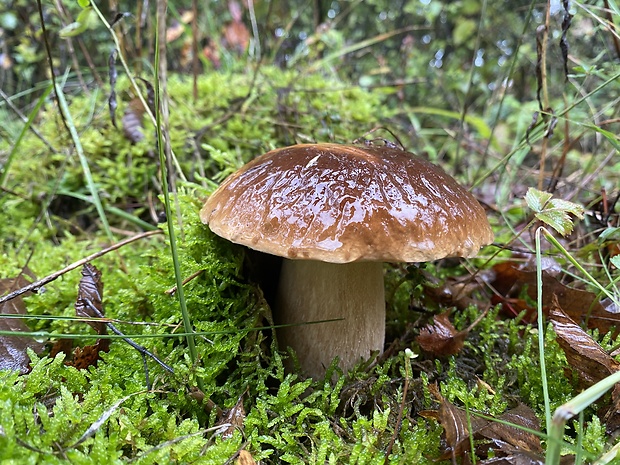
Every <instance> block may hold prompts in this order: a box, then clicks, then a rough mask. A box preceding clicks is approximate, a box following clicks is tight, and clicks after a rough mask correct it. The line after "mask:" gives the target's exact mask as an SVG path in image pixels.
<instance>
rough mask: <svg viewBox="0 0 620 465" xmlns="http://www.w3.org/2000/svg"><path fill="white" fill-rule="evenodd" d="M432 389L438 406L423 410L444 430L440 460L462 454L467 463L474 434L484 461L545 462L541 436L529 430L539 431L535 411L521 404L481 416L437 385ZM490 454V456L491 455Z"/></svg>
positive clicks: (525, 464)
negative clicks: (491, 415)
mask: <svg viewBox="0 0 620 465" xmlns="http://www.w3.org/2000/svg"><path fill="white" fill-rule="evenodd" d="M429 390H430V391H431V393H432V394H433V395H434V396H435V398H436V399H437V400H438V401H439V410H437V411H425V412H421V415H422V416H424V417H426V418H434V419H436V420H437V421H439V423H440V424H441V426H442V427H443V428H444V431H445V439H446V448H445V450H444V452H443V454H442V455H441V457H439V459H440V460H447V459H452V460H456V458H459V457H462V458H464V459H465V460H463V462H464V463H469V461H471V460H470V459H471V457H470V455H471V442H470V436H473V440H474V444H475V447H476V455H477V456H478V458H479V459H482V460H481V461H480V462H479V463H482V464H514V465H534V464H543V463H544V457H543V455H542V447H541V444H540V439H539V437H538V436H537V435H536V434H534V433H533V432H530V431H524V430H523V429H522V428H527V429H529V430H532V431H540V422H539V421H538V418H537V417H536V415H535V414H534V411H533V410H532V409H531V408H529V407H528V406H526V405H524V404H519V405H517V406H516V407H515V408H513V409H510V410H508V411H506V412H504V413H503V414H502V415H500V416H499V417H498V418H497V420H499V421H496V420H494V419H487V418H482V417H480V416H479V415H476V414H475V412H469V413H468V412H467V411H466V410H464V409H462V408H460V407H457V406H455V405H454V404H452V403H451V402H449V401H448V400H446V399H445V398H444V397H443V396H442V395H441V394H440V393H439V389H438V387H437V385H431V386H429ZM489 455H490V456H491V457H489Z"/></svg>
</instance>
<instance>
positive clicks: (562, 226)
mask: <svg viewBox="0 0 620 465" xmlns="http://www.w3.org/2000/svg"><path fill="white" fill-rule="evenodd" d="M536 218H538V219H539V220H540V221H542V222H543V223H545V224H546V225H547V226H550V227H552V228H553V229H555V230H556V231H557V232H559V233H560V234H561V235H562V236H566V235H567V234H570V233H571V232H572V231H573V221H572V220H571V219H570V216H568V214H566V213H565V212H563V211H560V210H545V211H542V212H540V213H536Z"/></svg>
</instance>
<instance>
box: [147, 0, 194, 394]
mask: <svg viewBox="0 0 620 465" xmlns="http://www.w3.org/2000/svg"><path fill="white" fill-rule="evenodd" d="M166 5H167V2H166V0H159V1H158V5H157V26H156V28H155V44H156V46H155V86H154V88H155V109H156V111H155V120H156V124H155V128H156V131H157V148H158V152H159V166H160V169H161V183H162V190H163V193H164V208H165V211H166V218H167V221H166V224H167V226H168V235H169V239H170V241H169V242H170V253H171V255H172V263H173V266H174V276H175V278H176V286H177V292H176V294H177V297H178V301H179V307H180V308H181V315H182V318H183V328H184V329H185V332H186V333H187V337H186V338H185V340H186V341H187V348H188V350H189V355H190V359H191V361H192V363H196V361H197V360H198V352H197V351H196V342H195V340H194V334H193V327H192V323H191V318H190V315H189V312H188V311H187V303H186V302H185V292H184V290H183V276H182V275H181V264H180V261H179V252H178V248H177V241H176V233H175V231H174V222H173V220H172V218H173V216H172V207H171V203H170V193H169V192H168V170H167V166H168V162H167V158H166V155H167V154H166V153H165V150H164V147H165V145H164V134H163V133H164V131H163V129H162V112H161V111H160V106H161V105H160V102H161V98H162V95H161V90H160V64H161V63H160V60H161V59H162V55H161V48H162V45H163V46H164V47H165V44H161V43H160V40H161V38H162V37H161V31H160V29H162V21H164V18H165V12H166ZM163 24H164V26H165V22H164V23H163ZM164 61H165V58H164ZM166 136H167V137H168V134H166ZM196 382H197V384H198V388H199V389H200V390H201V391H203V392H204V390H205V389H204V386H203V382H202V379H201V378H198V379H197V380H196Z"/></svg>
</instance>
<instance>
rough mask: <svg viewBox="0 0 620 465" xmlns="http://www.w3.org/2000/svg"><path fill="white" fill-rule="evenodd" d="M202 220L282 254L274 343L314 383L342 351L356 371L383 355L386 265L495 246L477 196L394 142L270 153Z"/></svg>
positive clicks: (345, 363)
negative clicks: (362, 363) (291, 351)
mask: <svg viewBox="0 0 620 465" xmlns="http://www.w3.org/2000/svg"><path fill="white" fill-rule="evenodd" d="M200 218H201V220H202V222H203V223H205V224H208V225H209V228H210V229H211V231H213V232H214V233H215V234H217V235H219V236H221V237H223V238H226V239H228V240H230V241H232V242H234V243H237V244H243V245H245V246H247V247H250V248H252V249H255V250H258V251H261V252H265V253H268V254H272V255H278V256H281V257H284V260H283V264H282V270H281V273H280V282H279V285H278V290H277V297H276V303H275V319H276V323H277V324H281V325H289V326H286V327H283V328H279V329H278V330H277V336H278V340H279V342H280V346H281V347H283V348H284V347H287V346H290V347H291V348H293V349H294V350H295V351H296V353H297V357H298V359H299V362H300V365H301V367H302V369H303V370H304V371H305V373H306V374H308V375H310V376H313V377H319V376H322V375H324V373H325V368H326V367H327V366H328V365H329V364H330V363H331V362H332V360H333V359H334V358H335V357H336V356H337V357H339V359H340V367H341V368H342V369H343V370H349V369H350V368H352V367H353V366H354V365H355V364H356V363H358V362H359V361H360V360H361V359H364V358H368V357H369V356H370V355H371V353H372V352H373V351H382V349H383V344H384V338H385V298H384V287H383V286H384V285H383V265H382V263H383V262H427V261H433V260H437V259H440V258H444V257H451V256H459V257H472V256H474V255H476V254H477V253H478V251H479V249H480V247H481V246H483V245H486V244H489V243H490V242H491V241H492V240H493V232H492V231H491V227H490V225H489V223H488V220H487V218H486V215H485V212H484V209H483V208H482V207H481V205H480V204H479V203H478V201H477V200H476V199H475V198H474V196H473V195H471V194H470V193H469V192H468V191H467V190H466V189H465V188H463V187H462V186H460V185H459V184H458V183H457V182H456V181H455V180H454V179H453V178H452V177H450V176H449V175H448V174H446V173H445V172H444V171H443V170H442V169H441V168H438V167H437V166H435V165H433V164H432V163H430V162H428V161H426V160H423V159H421V158H418V157H416V156H414V155H413V154H411V153H408V152H405V151H404V150H400V149H398V148H393V147H390V146H387V145H386V146H376V145H363V146H362V145H360V146H358V145H339V144H327V143H326V144H303V145H295V146H292V147H286V148H281V149H277V150H273V151H271V152H268V153H266V154H264V155H262V156H260V157H258V158H256V159H254V160H252V161H251V162H249V163H248V164H246V165H245V166H243V167H242V168H241V169H239V170H238V171H237V172H236V173H234V174H233V175H231V176H230V177H229V178H227V179H226V180H225V181H224V182H223V183H222V185H221V186H220V187H219V188H218V189H217V190H216V191H215V192H214V193H213V194H212V195H211V196H210V197H209V199H208V200H207V201H206V203H205V205H204V207H203V208H202V210H201V212H200ZM325 320H332V321H325ZM334 320H336V321H334ZM317 321H324V322H323V323H316V324H301V323H312V322H317Z"/></svg>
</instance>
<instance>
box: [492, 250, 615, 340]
mask: <svg viewBox="0 0 620 465" xmlns="http://www.w3.org/2000/svg"><path fill="white" fill-rule="evenodd" d="M493 270H494V271H495V279H494V280H493V281H492V283H491V284H492V286H493V287H494V288H495V289H496V290H497V292H498V294H499V296H496V297H495V298H494V299H492V303H502V304H504V305H507V306H509V307H510V306H513V305H514V309H515V310H514V311H520V310H526V321H532V318H534V317H535V315H536V309H535V308H533V307H531V306H529V305H527V303H526V302H525V301H524V300H522V299H517V297H519V295H520V294H521V291H522V290H523V289H524V288H526V289H527V295H528V297H529V298H530V299H532V300H533V301H534V302H535V301H536V300H537V298H538V296H537V291H536V283H537V276H536V275H537V273H536V271H529V270H521V269H519V268H518V267H517V266H516V265H515V264H513V263H510V262H505V263H502V264H498V265H496V266H494V267H493ZM542 288H543V295H542V304H543V307H545V309H546V310H548V309H549V308H550V307H551V306H552V304H553V296H554V295H555V296H557V299H558V304H559V306H560V307H562V309H563V310H564V312H565V313H566V314H567V315H568V316H569V317H570V318H571V319H573V320H574V321H576V322H578V323H585V324H586V325H587V327H588V328H590V329H598V330H599V332H600V333H601V334H605V333H607V332H609V331H610V330H611V329H612V327H620V313H617V310H616V312H615V313H614V312H611V311H608V310H607V309H606V308H605V307H604V306H603V305H602V304H601V302H600V301H599V299H598V297H597V296H596V294H594V293H593V292H589V291H585V290H583V289H575V288H573V287H570V286H567V285H565V284H563V283H561V282H560V281H558V279H557V278H555V277H554V276H551V275H550V274H549V273H547V272H546V271H544V270H543V272H542ZM610 309H611V308H610ZM528 316H529V319H528Z"/></svg>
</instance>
